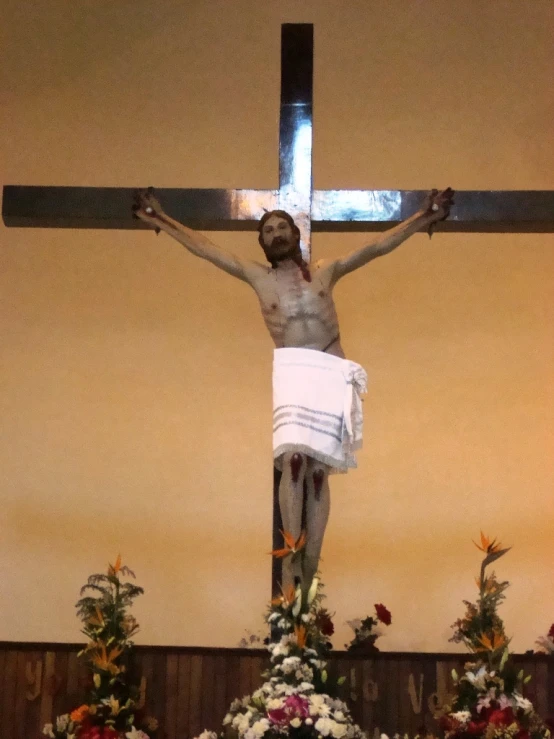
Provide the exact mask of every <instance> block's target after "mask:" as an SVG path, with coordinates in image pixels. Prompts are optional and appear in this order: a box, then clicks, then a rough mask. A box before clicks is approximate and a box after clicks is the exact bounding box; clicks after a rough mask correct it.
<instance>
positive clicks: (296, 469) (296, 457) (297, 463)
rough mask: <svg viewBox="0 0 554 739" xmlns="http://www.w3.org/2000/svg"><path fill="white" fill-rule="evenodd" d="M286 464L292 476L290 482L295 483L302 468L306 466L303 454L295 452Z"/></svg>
mask: <svg viewBox="0 0 554 739" xmlns="http://www.w3.org/2000/svg"><path fill="white" fill-rule="evenodd" d="M288 464H289V467H290V472H291V475H292V481H293V482H295V483H296V482H298V479H299V477H300V472H301V470H302V467H303V466H304V465H305V464H306V457H305V455H304V454H300V452H295V453H294V454H293V455H291V457H290V459H289V460H288Z"/></svg>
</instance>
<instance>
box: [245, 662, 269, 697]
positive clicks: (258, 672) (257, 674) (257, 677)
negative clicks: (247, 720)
mask: <svg viewBox="0 0 554 739" xmlns="http://www.w3.org/2000/svg"><path fill="white" fill-rule="evenodd" d="M265 667H266V665H265V660H264V658H263V657H260V656H259V655H257V654H253V655H252V658H251V660H250V690H249V691H248V692H249V693H250V695H252V693H253V692H254V691H255V690H257V689H258V688H259V687H260V685H261V684H262V683H263V681H264V679H263V677H262V672H263V671H264V670H265Z"/></svg>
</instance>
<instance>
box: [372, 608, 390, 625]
mask: <svg viewBox="0 0 554 739" xmlns="http://www.w3.org/2000/svg"><path fill="white" fill-rule="evenodd" d="M375 613H376V614H377V618H378V619H379V621H380V622H381V623H382V624H385V626H390V625H391V623H392V616H391V613H390V611H389V609H388V608H386V607H385V606H384V605H383V604H382V603H376V604H375Z"/></svg>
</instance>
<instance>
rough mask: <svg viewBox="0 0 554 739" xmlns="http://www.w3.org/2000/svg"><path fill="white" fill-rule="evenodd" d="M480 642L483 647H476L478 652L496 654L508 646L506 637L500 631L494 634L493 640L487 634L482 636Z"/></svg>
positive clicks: (479, 638)
mask: <svg viewBox="0 0 554 739" xmlns="http://www.w3.org/2000/svg"><path fill="white" fill-rule="evenodd" d="M478 640H479V641H480V642H481V644H482V645H483V646H482V647H476V649H475V651H476V652H495V651H496V650H497V649H500V647H503V646H504V645H505V644H506V637H505V636H504V634H501V633H499V632H498V631H493V632H492V639H490V637H489V636H488V635H487V634H481V636H479V637H478Z"/></svg>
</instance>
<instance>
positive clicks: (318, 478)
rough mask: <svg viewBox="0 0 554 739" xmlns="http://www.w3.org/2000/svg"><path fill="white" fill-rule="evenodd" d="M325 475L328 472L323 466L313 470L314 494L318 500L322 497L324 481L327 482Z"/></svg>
mask: <svg viewBox="0 0 554 739" xmlns="http://www.w3.org/2000/svg"><path fill="white" fill-rule="evenodd" d="M325 476H326V472H325V469H324V468H323V467H316V468H315V470H314V471H313V472H312V480H313V483H314V495H315V499H316V500H319V499H320V498H321V490H322V488H323V483H324V482H325Z"/></svg>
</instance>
